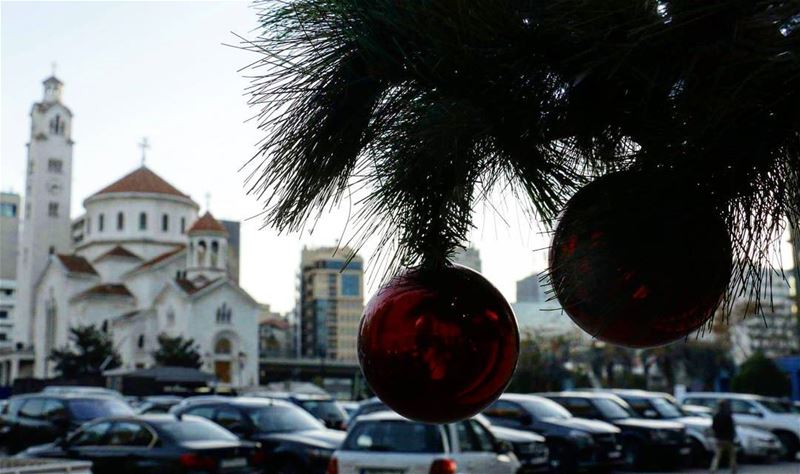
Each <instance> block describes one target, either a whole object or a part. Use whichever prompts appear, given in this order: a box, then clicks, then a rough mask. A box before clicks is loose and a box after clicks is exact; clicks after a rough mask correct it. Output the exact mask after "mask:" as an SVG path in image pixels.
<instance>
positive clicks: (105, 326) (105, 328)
mask: <svg viewBox="0 0 800 474" xmlns="http://www.w3.org/2000/svg"><path fill="white" fill-rule="evenodd" d="M100 330H101V331H103V332H108V319H104V320H103V324H102V325H100Z"/></svg>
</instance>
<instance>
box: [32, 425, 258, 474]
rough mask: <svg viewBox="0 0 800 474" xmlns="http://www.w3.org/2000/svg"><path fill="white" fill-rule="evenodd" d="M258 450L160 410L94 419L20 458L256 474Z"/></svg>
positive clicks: (134, 469) (107, 472)
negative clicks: (143, 413) (61, 459)
mask: <svg viewBox="0 0 800 474" xmlns="http://www.w3.org/2000/svg"><path fill="white" fill-rule="evenodd" d="M259 448H260V447H259V445H258V443H251V442H247V441H241V440H239V438H237V437H236V436H235V435H234V434H233V433H231V432H230V431H228V430H226V429H224V428H222V427H221V426H218V425H217V424H215V423H212V422H210V421H208V420H206V419H204V418H200V417H196V416H185V417H181V418H177V417H175V416H173V415H164V414H160V415H142V416H138V417H114V418H105V419H100V420H96V421H92V422H89V423H87V424H85V425H84V426H83V427H81V429H80V430H78V431H77V432H75V433H74V434H72V435H71V436H69V437H67V438H63V439H59V440H58V441H56V442H54V443H50V444H45V445H41V446H35V447H32V448H28V449H27V450H25V451H23V452H22V453H20V455H19V456H20V457H26V458H65V459H78V460H85V461H91V462H92V472H93V473H94V474H189V473H195V472H209V473H211V472H213V473H220V474H222V473H225V474H228V473H230V474H233V473H236V474H255V473H256V472H260V471H261V470H262V469H263V461H264V460H263V454H262V452H261V450H260V449H259Z"/></svg>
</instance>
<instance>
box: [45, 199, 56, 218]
mask: <svg viewBox="0 0 800 474" xmlns="http://www.w3.org/2000/svg"><path fill="white" fill-rule="evenodd" d="M47 215H48V216H50V217H58V203H57V202H51V203H48V204H47Z"/></svg>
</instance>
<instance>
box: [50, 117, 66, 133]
mask: <svg viewBox="0 0 800 474" xmlns="http://www.w3.org/2000/svg"><path fill="white" fill-rule="evenodd" d="M64 125H65V124H64V120H62V119H61V116H60V115H56V116H55V117H53V118H51V119H50V133H52V134H54V135H63V134H64Z"/></svg>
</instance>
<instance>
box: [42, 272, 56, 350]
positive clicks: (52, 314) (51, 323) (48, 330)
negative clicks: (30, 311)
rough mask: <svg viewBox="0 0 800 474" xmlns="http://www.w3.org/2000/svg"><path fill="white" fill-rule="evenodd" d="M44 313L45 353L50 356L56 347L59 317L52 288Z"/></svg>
mask: <svg viewBox="0 0 800 474" xmlns="http://www.w3.org/2000/svg"><path fill="white" fill-rule="evenodd" d="M44 312H45V325H44V328H45V329H44V331H45V333H44V349H45V353H46V354H49V353H50V351H52V350H53V348H54V347H55V345H56V322H57V317H58V308H57V307H56V299H55V296H53V289H52V288H50V298H49V299H48V300H47V302H46V303H45V306H44Z"/></svg>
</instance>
